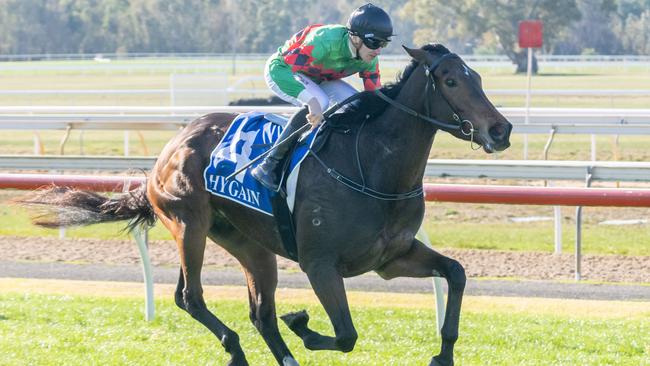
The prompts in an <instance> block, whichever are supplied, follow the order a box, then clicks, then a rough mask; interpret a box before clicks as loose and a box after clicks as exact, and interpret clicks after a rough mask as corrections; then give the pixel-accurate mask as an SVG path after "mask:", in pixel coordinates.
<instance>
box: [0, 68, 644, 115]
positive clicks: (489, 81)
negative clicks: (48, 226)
mask: <svg viewBox="0 0 650 366" xmlns="http://www.w3.org/2000/svg"><path fill="white" fill-rule="evenodd" d="M143 63H144V64H152V65H155V66H156V67H160V68H154V67H152V68H151V69H137V68H134V69H129V66H133V67H135V66H137V65H140V64H143ZM237 64H238V65H239V66H240V69H241V70H240V71H239V72H237V73H236V74H232V73H231V68H230V61H224V60H209V59H208V60H206V59H195V60H191V59H176V60H174V59H160V60H158V59H146V60H116V61H113V62H111V64H110V65H107V66H111V67H113V69H112V70H110V71H107V70H109V69H101V68H99V69H92V70H84V69H83V67H87V66H90V67H97V66H98V64H97V63H96V62H93V61H43V62H22V63H16V62H12V63H6V65H7V66H12V65H20V66H26V67H28V68H29V69H27V70H5V71H3V70H2V69H0V76H1V77H2V79H1V81H0V90H21V89H22V90H25V89H27V90H34V89H63V90H65V89H165V88H169V87H170V72H172V70H173V69H172V68H171V67H172V66H174V65H176V67H180V66H179V65H184V67H185V66H186V69H178V70H175V72H176V73H179V74H192V73H211V74H219V75H224V77H225V80H226V81H227V83H228V85H233V84H234V83H235V82H237V81H238V80H241V79H242V78H246V77H251V76H256V77H261V76H262V72H263V61H245V60H238V61H237ZM39 65H42V66H58V67H66V68H65V69H60V70H45V71H39V70H37V69H36V70H35V69H34V67H37V66H39ZM193 65H200V66H202V67H206V66H207V67H209V66H211V65H214V69H209V68H208V69H193ZM75 66H77V67H78V68H77V69H76V68H75ZM116 66H117V67H122V68H123V69H119V68H118V69H115V67H116ZM165 66H168V67H167V68H165ZM251 66H252V67H253V69H251V68H250V67H251ZM405 66H406V64H405ZM256 68H257V69H259V71H254V70H255V69H256ZM476 69H477V71H478V72H479V73H481V75H482V77H483V87H484V88H485V89H525V88H526V78H525V75H516V74H514V73H513V67H508V66H505V67H503V66H499V67H477V68H476ZM251 70H253V71H251ZM401 70H402V68H395V67H385V68H382V79H383V81H384V83H385V82H389V81H393V80H395V77H396V75H397V74H398V73H399V72H401ZM352 78H353V79H355V78H356V77H352ZM648 85H650V72H649V70H648V67H647V66H634V65H631V66H630V65H618V64H614V63H612V64H611V65H607V66H602V64H596V65H593V66H585V67H581V68H577V67H574V66H566V67H556V66H549V67H545V66H544V65H543V64H541V65H540V73H539V74H538V75H536V76H534V77H533V81H532V87H533V88H534V89H559V90H565V89H648ZM223 86H224V85H213V86H212V87H214V88H217V87H223ZM201 87H206V85H203V84H201ZM242 87H244V88H259V89H266V86H265V85H264V82H263V81H262V80H256V81H252V82H246V83H245V84H244V85H242ZM269 95H270V93H269ZM251 96H252V95H246V94H242V93H238V94H233V95H232V96H231V99H236V98H242V97H251ZM257 96H260V95H257ZM491 99H492V101H493V102H494V104H495V105H497V106H505V107H513V106H514V107H518V106H523V105H524V97H523V96H516V97H511V96H498V95H495V96H492V97H491ZM217 100H220V99H218V98H216V97H215V101H217ZM531 103H532V106H536V107H594V108H603V107H612V108H648V106H650V95H648V96H638V97H637V96H635V97H629V96H619V97H587V96H584V97H580V96H578V97H555V96H534V97H533V98H532V100H531ZM169 104H170V97H169V95H166V94H159V95H121V96H116V95H84V94H81V95H74V96H70V95H19V96H9V95H0V105H169ZM202 104H203V103H202ZM214 104H215V103H212V105H214Z"/></svg>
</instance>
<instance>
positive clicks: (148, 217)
mask: <svg viewBox="0 0 650 366" xmlns="http://www.w3.org/2000/svg"><path fill="white" fill-rule="evenodd" d="M146 189H147V187H146V184H142V185H141V186H140V187H139V188H137V189H135V190H133V191H129V192H126V193H121V194H115V195H113V196H104V195H101V194H98V193H95V192H91V191H83V190H78V189H74V188H70V187H60V186H52V187H49V188H46V189H42V190H39V191H35V192H33V193H32V194H30V195H28V196H25V197H22V198H19V199H18V200H16V202H17V203H19V204H22V205H25V206H28V207H29V208H31V209H34V212H33V213H34V214H33V215H32V223H34V224H35V225H39V226H43V227H48V228H55V227H66V226H83V225H90V224H98V223H101V222H111V221H122V220H131V221H130V222H129V224H128V225H127V227H126V229H128V231H131V230H133V229H135V228H136V227H138V226H143V227H148V226H152V225H153V224H154V223H155V222H156V215H155V214H154V211H153V206H151V202H149V199H148V198H147V195H146Z"/></svg>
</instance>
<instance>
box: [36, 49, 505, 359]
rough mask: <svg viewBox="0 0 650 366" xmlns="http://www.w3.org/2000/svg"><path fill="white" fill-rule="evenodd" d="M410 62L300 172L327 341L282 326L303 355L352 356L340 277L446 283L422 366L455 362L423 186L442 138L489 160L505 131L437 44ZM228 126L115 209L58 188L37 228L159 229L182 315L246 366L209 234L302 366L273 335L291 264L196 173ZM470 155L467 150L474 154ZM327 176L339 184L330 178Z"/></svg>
mask: <svg viewBox="0 0 650 366" xmlns="http://www.w3.org/2000/svg"><path fill="white" fill-rule="evenodd" d="M405 49H406V51H407V53H408V54H409V55H410V56H411V57H412V58H413V59H412V61H411V63H410V64H409V65H408V66H407V67H406V69H405V70H404V71H403V73H402V75H401V78H400V79H399V80H398V81H397V82H396V83H395V84H392V85H388V86H386V87H383V88H382V89H381V93H372V92H364V94H363V95H362V97H361V99H360V100H359V101H358V103H357V104H356V105H355V106H353V107H351V108H350V110H348V111H346V112H345V113H340V114H336V115H334V116H332V117H331V123H333V124H336V123H345V124H347V126H349V127H350V132H349V133H342V132H338V133H336V132H334V133H332V135H331V136H330V137H329V141H328V143H327V144H326V145H325V146H324V147H323V148H322V149H320V150H319V151H318V153H317V154H315V155H310V156H309V157H308V158H307V159H306V160H305V161H304V162H303V164H302V167H301V172H300V176H299V181H298V188H297V192H296V201H295V207H294V211H293V214H294V215H293V218H294V221H295V227H296V240H297V249H298V262H299V264H300V268H301V269H302V270H303V271H304V272H305V273H306V274H307V276H308V278H309V281H310V283H311V285H312V287H313V289H314V291H315V293H316V295H317V296H318V298H319V300H320V302H321V304H322V305H323V307H324V308H325V310H326V312H327V314H328V316H329V318H330V320H331V323H332V326H333V328H334V336H327V335H322V334H319V333H317V332H315V331H313V330H311V329H310V328H309V326H308V321H309V317H308V315H307V313H306V312H305V311H300V312H295V313H290V314H287V315H285V316H283V317H282V320H283V321H284V322H285V323H286V324H287V325H288V326H289V328H290V329H291V330H292V331H293V332H294V333H296V334H297V335H298V336H299V337H300V338H302V340H303V342H304V345H305V347H307V348H308V349H310V350H338V351H342V352H349V351H352V349H353V348H354V345H355V342H356V340H357V332H356V330H355V328H354V325H353V323H352V317H351V315H350V310H349V308H348V302H347V299H346V293H345V288H344V284H343V278H344V277H350V276H357V275H360V274H362V273H365V272H369V271H375V272H376V273H378V274H379V275H380V276H381V277H383V278H384V279H391V278H395V277H431V276H442V277H444V278H445V279H446V280H447V283H448V285H449V296H448V300H447V308H446V315H445V321H444V324H443V327H442V331H441V335H442V347H441V351H440V353H439V354H438V355H437V356H435V357H433V358H432V359H431V362H430V365H453V363H454V361H453V347H454V344H455V342H456V340H457V338H458V323H459V316H460V308H461V300H462V296H463V291H464V287H465V281H466V278H465V271H464V269H463V267H462V266H461V265H460V264H459V263H458V262H457V261H455V260H453V259H451V258H448V257H445V256H443V255H441V254H439V253H437V252H435V251H434V250H432V249H430V248H429V247H427V246H426V245H424V244H423V243H421V242H420V241H418V240H417V239H415V234H416V232H417V231H418V228H419V227H420V224H421V222H422V219H423V215H424V199H423V196H422V179H423V176H424V171H425V167H426V163H427V158H428V156H429V150H430V148H431V144H432V143H433V139H434V135H435V133H436V131H437V130H438V129H440V128H442V129H444V130H447V131H448V132H450V133H452V134H453V135H454V136H456V137H458V138H459V139H463V140H466V141H470V140H471V141H472V144H475V145H480V146H482V147H483V149H484V150H485V151H486V152H488V153H491V152H494V151H501V150H504V149H506V148H507V147H508V146H509V145H510V143H509V136H510V131H511V128H512V126H511V124H510V123H509V122H508V121H507V120H506V119H505V118H504V117H503V116H502V115H501V114H500V113H499V112H498V111H497V110H496V109H495V107H494V106H493V105H492V104H491V103H490V101H489V100H488V98H487V97H486V96H485V94H484V92H483V90H482V87H481V80H480V77H479V75H478V74H477V73H476V72H474V71H473V70H472V69H470V68H469V67H468V66H467V65H466V64H465V63H464V62H463V60H462V59H461V58H460V57H458V56H457V55H455V54H452V53H450V52H449V51H448V50H447V49H446V48H445V47H443V46H441V45H427V46H424V47H422V48H420V49H408V48H405ZM234 117H235V116H234V115H231V114H223V113H213V114H208V115H206V116H203V117H201V118H199V119H197V120H195V121H194V122H192V123H191V124H189V125H188V126H187V127H185V129H183V130H182V131H181V132H180V133H179V134H178V135H177V136H176V137H175V138H174V139H172V140H171V141H170V142H169V143H168V144H167V145H166V147H165V148H164V149H163V151H162V153H161V154H160V156H159V158H158V160H157V162H156V164H155V167H154V169H153V171H152V172H151V174H150V176H149V178H148V181H147V184H146V187H144V186H143V187H142V188H140V189H137V190H134V191H132V192H129V193H127V194H123V195H115V196H113V197H112V198H109V197H105V196H102V195H98V194H95V193H91V192H85V191H78V190H73V189H69V188H63V187H55V188H52V189H49V190H46V191H41V192H39V193H37V194H36V195H34V196H32V197H31V198H28V199H26V200H25V201H24V202H26V203H29V204H35V205H39V206H45V207H50V208H52V209H53V210H54V211H55V212H56V213H55V214H54V215H50V216H47V217H42V218H41V219H35V223H37V224H41V225H45V226H59V225H71V224H74V225H84V224H90V223H97V222H104V221H115V220H126V219H132V221H131V225H137V224H152V223H153V221H154V220H155V219H156V218H157V219H160V220H161V221H162V223H163V224H164V225H165V226H166V227H167V228H168V229H169V230H170V231H171V233H172V235H173V237H174V239H175V240H176V243H177V245H178V250H179V253H180V260H181V265H180V276H179V280H178V286H177V288H176V294H175V300H176V304H177V305H178V306H179V307H180V308H181V309H183V310H185V311H187V312H188V313H189V314H190V315H191V316H192V317H193V318H195V319H196V320H198V321H199V322H201V323H202V324H203V325H204V326H206V327H207V328H208V329H209V330H210V331H212V333H214V334H215V335H216V336H217V338H218V339H219V340H220V341H221V343H222V345H223V347H224V348H225V350H226V352H228V353H229V354H230V361H229V363H228V364H229V365H246V364H248V362H247V360H246V357H245V355H244V352H243V351H242V348H241V346H240V343H239V337H238V335H237V333H235V332H234V331H233V330H231V329H230V328H229V327H227V326H226V325H225V324H223V323H222V322H221V321H220V320H219V318H217V317H216V316H215V315H214V314H213V313H211V312H210V311H209V310H208V308H207V307H206V304H205V302H204V299H203V295H202V287H201V279H200V278H201V266H202V263H203V253H204V248H205V245H206V237H209V238H210V239H212V240H213V241H214V242H215V243H217V244H219V245H220V246H222V247H223V248H225V249H226V250H227V251H228V252H229V253H230V254H232V255H233V256H234V257H236V258H237V259H238V260H239V262H240V263H241V266H242V268H243V271H244V273H245V275H246V278H247V282H248V295H249V304H250V319H251V321H252V322H253V324H254V325H255V327H256V328H257V329H258V330H259V332H260V334H261V335H262V337H263V338H264V341H265V342H266V343H267V345H268V347H269V348H270V350H271V352H272V353H273V356H274V357H275V359H276V360H277V362H278V363H279V364H280V365H297V364H298V363H297V362H296V361H295V359H294V358H293V356H292V354H291V352H290V351H289V349H288V348H287V345H286V344H285V342H284V340H283V339H282V337H281V335H280V332H279V330H278V325H277V318H276V310H275V289H276V285H277V279H278V277H277V268H276V267H277V266H276V255H280V256H284V257H288V254H287V253H286V252H285V250H284V248H283V246H282V244H281V239H280V236H279V233H278V230H277V228H276V225H275V223H274V221H273V219H272V217H270V216H267V215H264V214H261V213H259V212H256V211H254V210H250V209H247V208H245V207H243V206H241V205H239V204H236V203H234V202H232V201H229V200H225V199H223V198H220V197H218V196H214V195H211V194H210V193H208V192H207V191H206V190H205V188H204V178H203V170H204V168H205V167H206V166H207V165H208V163H209V160H210V153H211V152H212V150H213V149H214V148H215V146H216V145H217V144H218V143H219V140H220V139H221V138H222V137H223V134H224V132H225V130H226V129H227V128H228V126H229V124H230V122H231V121H232V120H233V118H234ZM468 145H469V143H468ZM324 166H325V167H329V168H332V169H335V171H336V172H338V173H339V174H340V175H341V176H344V177H345V178H346V179H341V178H340V177H339V179H338V180H337V179H335V177H334V175H332V174H331V170H328V169H326V168H325V167H324Z"/></svg>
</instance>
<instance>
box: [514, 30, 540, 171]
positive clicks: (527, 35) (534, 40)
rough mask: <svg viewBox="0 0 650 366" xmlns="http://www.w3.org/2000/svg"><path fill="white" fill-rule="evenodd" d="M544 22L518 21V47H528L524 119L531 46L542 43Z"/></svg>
mask: <svg viewBox="0 0 650 366" xmlns="http://www.w3.org/2000/svg"><path fill="white" fill-rule="evenodd" d="M543 32H544V24H543V23H542V21H541V20H522V21H520V22H519V48H528V70H527V78H526V119H525V123H526V124H528V121H529V114H530V79H531V77H532V64H533V48H540V47H542V44H543V43H544V37H543ZM526 159H528V135H524V160H526Z"/></svg>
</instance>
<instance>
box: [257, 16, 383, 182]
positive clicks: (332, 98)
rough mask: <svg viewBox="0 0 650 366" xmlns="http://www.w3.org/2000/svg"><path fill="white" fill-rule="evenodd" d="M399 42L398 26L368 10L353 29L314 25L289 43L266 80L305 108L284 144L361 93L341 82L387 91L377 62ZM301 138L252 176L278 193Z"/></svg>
mask: <svg viewBox="0 0 650 366" xmlns="http://www.w3.org/2000/svg"><path fill="white" fill-rule="evenodd" d="M392 36H393V25H392V23H391V20H390V17H389V16H388V14H386V12H385V11H384V10H382V9H381V8H379V7H377V6H374V5H372V4H366V5H363V6H361V7H359V8H358V9H356V10H355V11H353V12H352V14H351V15H350V18H349V20H348V24H347V27H344V26H343V25H338V24H330V25H320V24H317V25H310V26H308V27H306V28H304V29H302V30H301V31H299V32H298V33H296V34H295V35H294V36H293V37H292V38H291V39H290V40H288V41H287V42H286V43H285V44H284V45H283V46H282V47H280V48H279V49H278V52H277V53H275V54H273V55H272V56H271V57H270V58H269V59H268V61H267V62H266V67H265V69H264V78H265V80H266V84H267V85H268V86H269V88H271V90H272V91H273V92H274V93H275V94H276V95H277V96H279V97H280V98H282V99H283V100H285V101H287V102H289V103H291V104H293V105H295V106H297V107H302V108H301V109H300V110H299V111H298V112H296V113H295V114H294V115H293V116H291V118H290V119H289V122H288V123H287V126H286V127H285V129H284V130H283V131H282V134H281V135H280V137H279V139H278V141H283V140H284V139H286V138H287V137H288V136H290V135H291V134H292V133H293V132H294V131H296V130H298V129H300V128H301V127H302V126H303V125H304V124H305V122H309V123H311V125H312V129H313V128H316V127H317V126H318V125H319V124H320V122H321V120H322V118H323V112H324V111H325V110H326V109H327V107H328V106H329V105H330V102H333V103H337V102H341V101H343V100H345V99H346V98H348V97H350V96H351V95H353V94H355V93H357V90H356V89H355V88H354V87H352V86H351V85H350V84H348V83H346V82H345V81H343V80H341V79H342V78H344V77H347V76H350V75H352V74H355V73H358V74H359V76H360V77H361V78H362V79H363V85H364V88H365V90H375V89H377V88H379V87H380V86H381V84H380V80H379V63H378V61H377V56H378V55H379V54H380V52H381V49H382V48H383V47H386V46H387V45H388V42H390V37H392ZM298 137H299V136H295V137H294V138H292V139H291V141H287V142H286V143H284V144H283V145H281V146H278V147H277V148H276V149H275V150H273V151H272V152H271V153H269V155H267V156H266V157H265V158H264V161H263V162H262V163H261V164H260V165H258V166H257V167H256V168H255V169H253V170H252V172H251V174H252V175H253V177H255V179H257V180H258V181H259V182H260V183H261V184H262V185H264V186H265V187H266V188H268V189H270V190H273V191H278V190H279V184H280V176H281V171H280V170H281V168H280V165H281V164H280V162H281V161H282V160H283V159H284V157H285V155H286V154H287V152H288V151H289V150H290V149H291V148H292V147H293V145H294V144H295V143H296V141H297V140H298Z"/></svg>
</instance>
